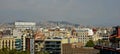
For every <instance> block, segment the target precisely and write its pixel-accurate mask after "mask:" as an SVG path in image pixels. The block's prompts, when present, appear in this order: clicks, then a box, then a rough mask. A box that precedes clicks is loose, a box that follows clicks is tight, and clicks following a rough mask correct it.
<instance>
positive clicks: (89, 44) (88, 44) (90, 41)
mask: <svg viewBox="0 0 120 54" xmlns="http://www.w3.org/2000/svg"><path fill="white" fill-rule="evenodd" d="M85 46H86V47H94V46H95V44H94V42H93V40H89V41H88V42H87V43H86V45H85Z"/></svg>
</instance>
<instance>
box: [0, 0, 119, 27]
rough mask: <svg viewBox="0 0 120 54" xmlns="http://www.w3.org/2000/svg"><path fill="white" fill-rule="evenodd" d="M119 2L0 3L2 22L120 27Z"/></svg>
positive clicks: (38, 0) (2, 0) (19, 0)
mask: <svg viewBox="0 0 120 54" xmlns="http://www.w3.org/2000/svg"><path fill="white" fill-rule="evenodd" d="M119 2H120V0H0V22H2V23H4V22H14V21H18V20H23V21H35V22H39V21H68V22H72V23H76V24H82V25H120V21H119V20H120V3H119Z"/></svg>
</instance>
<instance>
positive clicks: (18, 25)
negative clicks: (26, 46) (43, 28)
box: [15, 22, 36, 30]
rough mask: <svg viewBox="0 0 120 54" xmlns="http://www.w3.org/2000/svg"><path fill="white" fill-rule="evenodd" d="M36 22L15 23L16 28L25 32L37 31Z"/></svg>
mask: <svg viewBox="0 0 120 54" xmlns="http://www.w3.org/2000/svg"><path fill="white" fill-rule="evenodd" d="M35 26H36V23H35V22H15V28H17V29H21V30H25V29H33V30H34V29H35Z"/></svg>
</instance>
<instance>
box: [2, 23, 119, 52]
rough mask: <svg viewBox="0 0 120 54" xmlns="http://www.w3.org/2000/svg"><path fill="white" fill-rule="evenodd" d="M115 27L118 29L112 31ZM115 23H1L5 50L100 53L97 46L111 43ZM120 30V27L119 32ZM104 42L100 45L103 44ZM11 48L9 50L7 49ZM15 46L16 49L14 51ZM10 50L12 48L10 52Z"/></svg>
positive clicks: (3, 48)
mask: <svg viewBox="0 0 120 54" xmlns="http://www.w3.org/2000/svg"><path fill="white" fill-rule="evenodd" d="M113 30H114V32H112V31H113ZM115 31H117V30H115V29H114V28H113V27H95V26H82V25H77V26H75V25H74V24H70V23H61V22H56V23H55V22H54V21H53V22H49V21H48V22H44V23H42V22H41V23H36V22H23V21H18V22H14V23H6V24H0V49H1V51H0V52H1V53H2V54H10V53H12V54H13V53H15V52H16V53H17V52H18V53H20V52H21V53H25V54H26V53H27V54H29V53H31V54H42V53H43V54H99V53H100V50H99V49H97V48H96V47H95V48H94V46H97V45H100V44H101V45H102V46H110V43H111V44H112V42H110V40H109V37H110V36H111V34H113V33H114V35H116V33H115ZM118 33H120V31H119V32H118ZM118 35H119V34H118ZM101 45H100V46H101ZM111 46H112V45H111ZM4 50H5V51H7V50H8V52H4ZM10 50H13V51H10ZM9 51H10V52H9Z"/></svg>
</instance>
